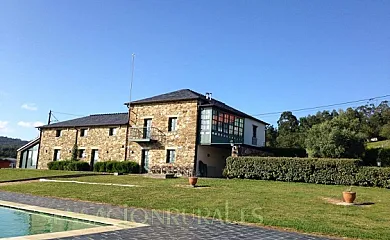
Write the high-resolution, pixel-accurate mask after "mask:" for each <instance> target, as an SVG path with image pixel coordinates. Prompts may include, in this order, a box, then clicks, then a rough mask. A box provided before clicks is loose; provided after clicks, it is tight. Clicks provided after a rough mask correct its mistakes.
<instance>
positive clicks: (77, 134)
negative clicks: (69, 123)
mask: <svg viewBox="0 0 390 240" xmlns="http://www.w3.org/2000/svg"><path fill="white" fill-rule="evenodd" d="M74 129H76V139H75V141H74V144H75V145H76V146H77V150H78V148H79V146H78V145H77V142H78V138H79V129H78V128H76V127H75V128H74ZM71 154H72V155H73V147H72V152H71ZM77 155H78V151H77ZM72 157H73V156H71V158H72ZM77 158H78V156H77Z"/></svg>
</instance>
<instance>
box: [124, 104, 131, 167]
mask: <svg viewBox="0 0 390 240" xmlns="http://www.w3.org/2000/svg"><path fill="white" fill-rule="evenodd" d="M128 107H129V117H128V118H129V119H128V121H127V124H126V139H125V161H127V151H128V150H129V146H128V145H129V128H130V111H131V107H130V103H129V105H128Z"/></svg>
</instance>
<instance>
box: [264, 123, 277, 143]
mask: <svg viewBox="0 0 390 240" xmlns="http://www.w3.org/2000/svg"><path fill="white" fill-rule="evenodd" d="M277 137H278V130H277V129H276V128H274V126H273V125H269V126H266V128H265V143H266V145H267V147H276V145H277V143H276V138H277Z"/></svg>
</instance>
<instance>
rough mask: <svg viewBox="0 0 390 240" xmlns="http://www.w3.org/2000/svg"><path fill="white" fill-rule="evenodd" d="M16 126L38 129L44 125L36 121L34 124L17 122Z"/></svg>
mask: <svg viewBox="0 0 390 240" xmlns="http://www.w3.org/2000/svg"><path fill="white" fill-rule="evenodd" d="M18 125H19V126H21V127H27V128H29V127H40V126H42V125H44V124H43V123H42V122H40V121H36V122H24V121H20V122H18Z"/></svg>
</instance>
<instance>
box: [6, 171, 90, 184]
mask: <svg viewBox="0 0 390 240" xmlns="http://www.w3.org/2000/svg"><path fill="white" fill-rule="evenodd" d="M80 173H83V172H71V171H57V170H37V169H11V168H1V169H0V182H4V181H11V180H23V179H29V178H40V177H53V176H64V175H75V174H80ZM87 173H88V174H89V173H90V172H87ZM91 174H92V173H91Z"/></svg>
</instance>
